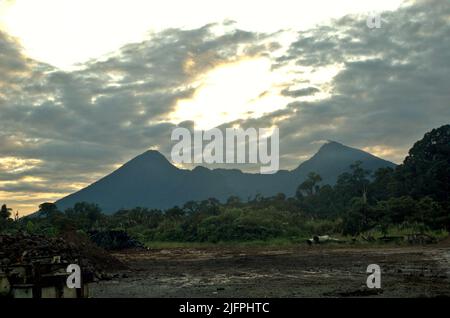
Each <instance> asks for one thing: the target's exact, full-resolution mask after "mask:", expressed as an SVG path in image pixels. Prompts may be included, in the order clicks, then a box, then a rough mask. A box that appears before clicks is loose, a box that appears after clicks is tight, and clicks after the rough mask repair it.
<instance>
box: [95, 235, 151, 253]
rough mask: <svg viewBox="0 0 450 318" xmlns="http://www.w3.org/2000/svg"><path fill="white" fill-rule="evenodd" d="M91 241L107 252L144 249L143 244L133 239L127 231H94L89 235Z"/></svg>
mask: <svg viewBox="0 0 450 318" xmlns="http://www.w3.org/2000/svg"><path fill="white" fill-rule="evenodd" d="M89 236H90V238H91V241H92V242H94V243H95V244H96V245H98V246H100V247H101V248H104V249H105V250H122V249H130V248H143V247H144V246H143V245H142V243H140V242H138V241H137V240H135V239H133V238H132V237H130V236H129V235H128V233H127V232H125V231H92V232H90V233H89Z"/></svg>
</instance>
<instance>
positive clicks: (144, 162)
mask: <svg viewBox="0 0 450 318" xmlns="http://www.w3.org/2000/svg"><path fill="white" fill-rule="evenodd" d="M125 165H126V166H130V165H133V166H138V167H139V166H141V167H142V166H153V167H155V168H158V167H172V168H175V166H173V165H172V164H171V163H170V162H169V160H167V158H166V157H165V156H164V155H163V154H162V153H160V152H159V151H157V150H147V151H145V152H144V153H142V154H140V155H138V156H136V157H134V158H133V159H131V160H130V161H128V162H127V163H126V164H125Z"/></svg>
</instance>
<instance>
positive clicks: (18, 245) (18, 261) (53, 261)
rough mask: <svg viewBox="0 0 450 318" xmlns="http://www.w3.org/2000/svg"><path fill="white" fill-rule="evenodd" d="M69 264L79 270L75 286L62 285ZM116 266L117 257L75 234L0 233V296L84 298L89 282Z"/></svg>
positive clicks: (117, 265) (66, 276)
mask: <svg viewBox="0 0 450 318" xmlns="http://www.w3.org/2000/svg"><path fill="white" fill-rule="evenodd" d="M69 264H76V265H78V266H79V267H80V269H81V274H82V282H83V286H82V287H81V288H79V289H69V288H68V287H67V286H66V285H67V284H66V281H67V278H68V276H69V275H70V273H68V272H67V266H68V265H69ZM118 268H123V265H122V264H121V263H120V262H119V261H118V260H116V259H115V258H113V257H112V256H110V255H109V254H107V253H106V252H105V251H103V250H101V249H100V248H98V247H96V246H95V245H94V244H92V243H91V242H90V241H89V239H88V238H85V237H83V236H80V235H77V234H75V233H73V234H70V235H68V236H66V237H64V238H62V237H61V238H49V237H45V236H41V235H29V234H26V233H18V234H14V235H0V296H9V297H33V298H46V297H51V298H61V297H64V298H66V297H70V298H74V297H87V296H88V295H89V291H88V285H89V283H91V282H93V281H94V279H95V278H102V276H103V275H104V271H105V270H109V269H118Z"/></svg>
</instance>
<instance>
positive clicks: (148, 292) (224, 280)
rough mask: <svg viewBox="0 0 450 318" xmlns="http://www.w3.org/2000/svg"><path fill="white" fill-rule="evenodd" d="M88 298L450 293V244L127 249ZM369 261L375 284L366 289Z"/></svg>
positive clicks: (438, 294)
mask: <svg viewBox="0 0 450 318" xmlns="http://www.w3.org/2000/svg"><path fill="white" fill-rule="evenodd" d="M114 256H116V257H118V258H119V259H120V260H121V261H123V262H124V263H125V264H127V265H128V266H129V269H128V270H124V271H119V272H116V273H114V275H113V277H112V279H111V280H108V281H100V282H98V283H96V284H94V285H93V286H92V294H93V296H94V297H190V298H193V297H442V296H444V297H450V245H449V244H440V245H428V246H408V247H349V246H345V247H344V246H339V247H338V246H334V247H332V246H311V247H307V246H299V247H293V248H282V247H278V248H276V247H275V248H274V247H266V248H262V247H258V248H250V247H239V246H236V247H229V248H223V247H209V248H195V249H194V248H181V249H158V250H155V249H154V250H149V251H126V252H121V253H116V254H114ZM369 264H378V265H379V266H380V267H381V271H382V274H381V285H382V286H381V287H382V288H381V289H380V290H373V289H372V290H370V289H368V288H367V287H366V279H367V276H368V275H369V274H367V273H366V269H367V266H368V265H369Z"/></svg>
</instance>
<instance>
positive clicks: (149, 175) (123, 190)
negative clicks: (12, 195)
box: [56, 141, 395, 213]
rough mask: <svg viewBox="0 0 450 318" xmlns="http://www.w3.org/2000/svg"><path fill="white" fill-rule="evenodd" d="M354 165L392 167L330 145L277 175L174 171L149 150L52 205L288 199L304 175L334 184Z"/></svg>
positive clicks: (108, 207) (111, 208)
mask: <svg viewBox="0 0 450 318" xmlns="http://www.w3.org/2000/svg"><path fill="white" fill-rule="evenodd" d="M355 161H361V162H362V166H363V167H364V168H365V169H368V170H371V171H375V170H377V169H379V168H382V167H395V164H394V163H392V162H389V161H386V160H383V159H380V158H378V157H376V156H374V155H371V154H370V153H367V152H364V151H362V150H359V149H355V148H351V147H348V146H345V145H342V144H340V143H338V142H334V141H330V142H328V143H326V144H324V145H323V146H322V147H321V148H320V149H319V151H318V152H317V153H316V154H315V155H314V156H313V157H311V158H310V159H309V160H307V161H305V162H303V163H302V164H300V165H299V166H298V167H297V168H296V169H294V170H291V171H286V170H280V171H278V172H277V173H275V174H272V175H270V174H251V173H244V172H242V171H240V170H236V169H232V170H228V169H213V170H210V169H208V168H205V167H196V168H195V169H193V170H184V169H179V168H177V167H175V166H174V165H172V164H171V163H170V162H169V161H168V160H167V159H166V158H165V157H164V156H163V155H162V154H161V153H159V152H157V151H154V150H149V151H146V152H144V153H143V154H141V155H139V156H137V157H135V158H133V159H132V160H130V161H128V162H127V163H125V164H124V165H123V166H122V167H120V168H119V169H117V170H115V171H114V172H112V173H111V174H109V175H107V176H105V177H103V178H102V179H100V180H98V181H96V182H94V183H93V184H91V185H89V186H87V187H86V188H84V189H81V190H80V191H77V192H75V193H73V194H70V195H68V196H66V197H64V198H62V199H60V200H58V201H57V202H56V204H57V206H58V208H60V209H62V210H64V209H66V208H69V207H72V206H73V205H74V204H75V203H77V202H90V203H96V204H98V205H99V206H100V207H101V208H102V210H103V211H104V212H105V213H114V212H116V211H117V210H119V209H121V208H134V207H137V206H140V207H148V208H158V209H165V208H170V207H173V206H175V205H182V204H184V203H186V202H188V201H191V200H203V199H207V198H211V197H214V198H217V199H219V200H221V201H224V200H226V199H227V198H228V197H230V196H232V195H236V196H239V197H241V198H242V199H243V200H246V199H247V198H248V197H253V196H255V195H256V194H260V195H262V196H271V195H275V194H277V193H284V194H286V195H287V196H292V195H293V194H294V193H295V190H296V188H297V186H298V185H299V184H300V183H301V182H303V181H304V180H305V178H306V176H307V175H308V173H310V172H316V173H318V174H320V175H321V176H322V179H323V182H322V183H324V184H334V183H335V182H336V180H337V177H338V176H339V175H340V174H342V173H344V172H346V171H348V170H349V167H350V165H351V164H353V163H354V162H355Z"/></svg>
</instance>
